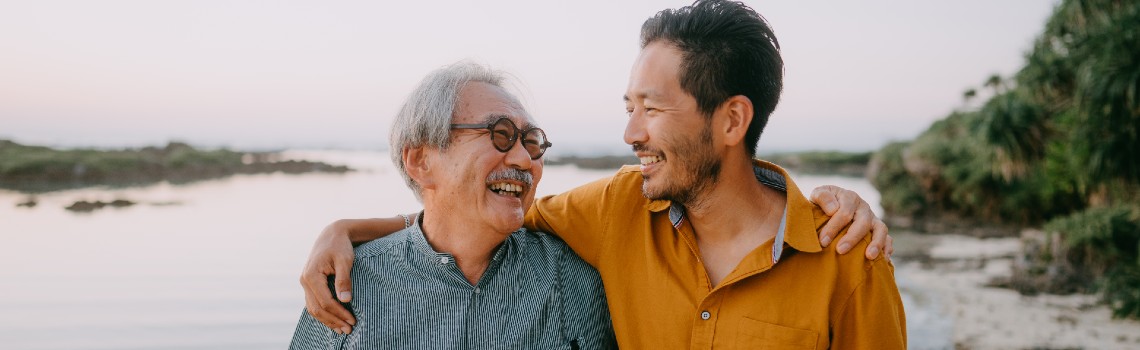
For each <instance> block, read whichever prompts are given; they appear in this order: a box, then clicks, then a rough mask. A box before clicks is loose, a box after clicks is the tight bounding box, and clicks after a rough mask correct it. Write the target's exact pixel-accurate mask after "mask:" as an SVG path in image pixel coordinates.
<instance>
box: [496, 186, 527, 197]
mask: <svg viewBox="0 0 1140 350" xmlns="http://www.w3.org/2000/svg"><path fill="white" fill-rule="evenodd" d="M490 189H491V190H492V191H495V192H497V193H499V194H509V195H512V196H518V195H519V193H520V192H522V186H519V185H515V184H509V183H497V184H491V187H490Z"/></svg>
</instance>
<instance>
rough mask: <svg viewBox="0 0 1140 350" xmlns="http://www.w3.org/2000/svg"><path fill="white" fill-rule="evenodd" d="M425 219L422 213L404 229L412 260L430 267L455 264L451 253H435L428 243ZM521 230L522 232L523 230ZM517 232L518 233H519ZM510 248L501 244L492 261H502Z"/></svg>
mask: <svg viewBox="0 0 1140 350" xmlns="http://www.w3.org/2000/svg"><path fill="white" fill-rule="evenodd" d="M423 217H424V212H423V211H421V212H420V213H419V215H416V221H415V222H413V223H412V226H409V227H407V228H404V230H407V231H408V243H409V245H411V247H412V253H413V254H410V255H412V257H411V258H412V259H413V260H415V261H417V262H420V263H424V264H428V265H441V266H442V265H449V264H455V257H454V256H452V255H451V253H446V252H442V253H441V252H437V251H435V248H432V247H431V244H430V243H428V241H427V237H426V236H424V231H423V228H422V225H423V224H422V222H421V221H420V219H421V218H423ZM519 230H522V228H520V229H519ZM515 232H516V233H517V232H518V231H515ZM509 246H510V244H499V247H498V248H496V249H495V254H494V255H492V256H491V260H492V261H498V260H502V259H503V257H504V256H505V255H506V254H507V250H508V248H507V247H509Z"/></svg>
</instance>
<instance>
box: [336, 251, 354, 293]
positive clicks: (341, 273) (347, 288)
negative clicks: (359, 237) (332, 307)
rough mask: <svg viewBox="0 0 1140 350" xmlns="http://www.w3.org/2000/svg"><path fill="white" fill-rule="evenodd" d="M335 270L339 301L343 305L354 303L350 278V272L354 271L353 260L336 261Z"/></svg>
mask: <svg viewBox="0 0 1140 350" xmlns="http://www.w3.org/2000/svg"><path fill="white" fill-rule="evenodd" d="M333 268H334V269H336V275H335V276H336V280H335V282H333V285H334V286H335V287H336V297H337V299H340V301H341V302H342V303H347V302H350V301H352V279H351V278H350V277H349V271H352V259H351V258H348V259H336V261H335V262H334V263H333Z"/></svg>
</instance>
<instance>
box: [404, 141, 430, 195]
mask: <svg viewBox="0 0 1140 350" xmlns="http://www.w3.org/2000/svg"><path fill="white" fill-rule="evenodd" d="M429 153H431V151H429V150H427V149H424V147H408V148H405V149H404V150H403V151H402V152H401V156H402V157H403V158H404V169H405V171H407V172H408V176H409V177H411V178H412V181H415V182H416V184H417V185H419V186H420V188H421V189H427V188H431V187H434V186H435V181H433V180H432V178H431V176H429V175H430V174H431V163H432V160H431V156H430V154H429Z"/></svg>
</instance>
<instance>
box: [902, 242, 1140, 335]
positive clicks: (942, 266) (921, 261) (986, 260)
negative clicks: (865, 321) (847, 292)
mask: <svg viewBox="0 0 1140 350" xmlns="http://www.w3.org/2000/svg"><path fill="white" fill-rule="evenodd" d="M896 236H897V237H896V240H895V242H896V243H895V246H896V253H895V257H894V262H895V264H896V270H895V276H896V280H898V282H899V289H900V290H901V291H902V292H903V294H904V298H907V299H909V300H908V301H909V302H910V303H909V304H908V309H907V310H906V312H907V318H908V327H909V328H910V329H908V339H909V343H910V345H911V346H910V348H911V349H1140V322H1138V321H1133V320H1114V319H1112V315H1111V311H1110V310H1109V309H1108V307H1107V306H1105V305H1103V304H1101V303H1099V302H1098V300H1099V298H1098V296H1097V295H1095V294H1094V295H1086V294H1075V295H1036V296H1023V295H1021V294H1019V293H1018V292H1016V291H1014V290H1011V289H1005V288H998V287H989V286H988V285H989V284H991V282H993V281H994V280H995V279H997V278H1002V277H1009V276H1010V275H1011V271H1012V270H1011V266H1012V262H1013V259H1014V256H1015V254H1016V253H1017V252H1018V251H1019V249H1020V245H1021V242H1020V240H1019V239H1018V238H990V239H980V238H973V237H968V236H960V235H925V234H922V235H920V234H913V233H900V234H897V235H896ZM912 309H913V310H912ZM939 338H948V339H939Z"/></svg>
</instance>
